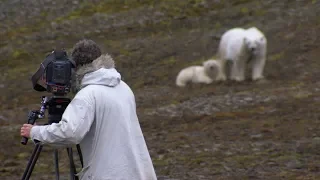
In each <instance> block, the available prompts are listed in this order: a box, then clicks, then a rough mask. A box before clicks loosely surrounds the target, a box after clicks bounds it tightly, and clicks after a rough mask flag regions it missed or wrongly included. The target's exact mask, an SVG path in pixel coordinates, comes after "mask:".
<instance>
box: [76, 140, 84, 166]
mask: <svg viewBox="0 0 320 180" xmlns="http://www.w3.org/2000/svg"><path fill="white" fill-rule="evenodd" d="M77 150H78V154H79V158H80V162H81V166H82V167H83V157H82V152H81V148H80V145H79V144H77Z"/></svg>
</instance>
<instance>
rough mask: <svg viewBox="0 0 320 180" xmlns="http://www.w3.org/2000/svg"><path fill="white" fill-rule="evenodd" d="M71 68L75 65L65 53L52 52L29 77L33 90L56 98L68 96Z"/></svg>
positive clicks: (61, 51)
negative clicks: (51, 94) (45, 92)
mask: <svg viewBox="0 0 320 180" xmlns="http://www.w3.org/2000/svg"><path fill="white" fill-rule="evenodd" d="M73 68H75V63H74V62H73V61H72V60H70V59H69V58H68V56H67V52H66V51H64V50H55V51H52V53H50V54H49V55H48V56H47V57H46V58H45V60H44V61H43V62H42V63H41V65H40V67H39V69H38V70H37V72H36V73H35V74H34V75H33V76H32V77H31V81H32V84H33V89H34V90H36V91H47V92H50V93H53V94H54V95H58V96H64V95H66V94H68V93H69V92H70V89H71V80H72V70H73Z"/></svg>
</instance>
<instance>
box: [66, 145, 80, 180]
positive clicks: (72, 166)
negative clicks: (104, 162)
mask: <svg viewBox="0 0 320 180" xmlns="http://www.w3.org/2000/svg"><path fill="white" fill-rule="evenodd" d="M67 152H68V156H69V164H70V179H72V180H78V179H79V178H78V176H76V175H75V174H77V170H76V166H75V164H74V161H73V151H72V148H67Z"/></svg>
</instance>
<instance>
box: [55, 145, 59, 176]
mask: <svg viewBox="0 0 320 180" xmlns="http://www.w3.org/2000/svg"><path fill="white" fill-rule="evenodd" d="M58 158H59V156H58V150H57V149H55V150H54V165H55V172H56V180H59V160H58Z"/></svg>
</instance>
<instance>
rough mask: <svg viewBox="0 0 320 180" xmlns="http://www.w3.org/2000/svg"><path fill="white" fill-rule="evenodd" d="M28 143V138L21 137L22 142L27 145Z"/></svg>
mask: <svg viewBox="0 0 320 180" xmlns="http://www.w3.org/2000/svg"><path fill="white" fill-rule="evenodd" d="M27 143H28V138H26V137H22V138H21V144H23V145H26V144H27Z"/></svg>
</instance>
